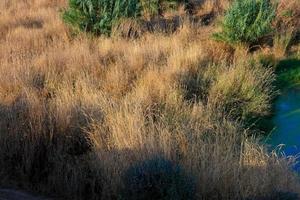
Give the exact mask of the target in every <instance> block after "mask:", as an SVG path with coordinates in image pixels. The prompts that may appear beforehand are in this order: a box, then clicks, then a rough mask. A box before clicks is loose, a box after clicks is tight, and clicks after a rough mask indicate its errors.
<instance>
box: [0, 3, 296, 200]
mask: <svg viewBox="0 0 300 200" xmlns="http://www.w3.org/2000/svg"><path fill="white" fill-rule="evenodd" d="M65 5H66V3H65V1H64V0H56V1H50V0H9V1H8V0H4V1H3V0H2V1H1V2H0V10H1V13H0V63H1V64H0V70H1V73H0V116H1V117H0V132H1V134H0V146H1V148H0V168H1V170H0V177H1V181H0V183H1V184H4V185H5V184H13V185H15V186H16V185H18V186H21V187H25V188H29V189H32V190H36V191H39V192H43V193H50V194H56V195H58V196H63V197H64V198H66V199H100V198H103V199H115V198H116V197H117V196H118V191H119V189H120V188H122V187H126V186H125V185H123V183H122V181H121V177H122V175H123V173H124V172H125V171H126V170H127V169H128V167H129V166H132V165H134V164H135V163H137V162H139V161H142V160H146V159H150V158H152V157H154V156H157V155H159V156H161V157H164V158H167V159H169V160H171V161H173V162H176V163H178V164H179V165H180V166H182V167H183V168H184V169H185V170H186V171H187V172H188V173H189V174H190V175H192V176H193V177H195V179H196V182H197V194H196V197H197V199H245V198H256V197H268V196H269V195H271V194H272V193H273V192H276V191H288V192H296V193H299V192H300V187H299V186H300V185H299V182H298V179H297V178H296V176H295V174H294V173H293V172H292V171H290V164H292V163H293V158H290V159H287V158H280V157H278V156H277V155H276V154H275V153H273V154H271V155H270V154H268V153H267V151H266V149H265V147H263V146H261V145H259V143H258V142H257V141H256V140H255V139H250V138H248V137H246V135H247V134H249V132H248V130H245V129H244V128H243V124H242V122H237V121H236V118H235V117H236V116H233V115H228V113H232V112H236V110H237V109H238V110H239V109H241V110H242V111H243V112H242V114H245V113H246V114H253V113H254V114H264V113H267V112H268V110H269V106H270V105H269V103H270V102H269V101H270V98H271V97H272V94H273V91H272V88H271V82H272V81H273V73H272V71H270V70H267V69H264V68H262V67H261V66H260V65H255V66H249V64H245V63H243V62H242V61H239V60H238V59H237V58H236V57H238V56H237V55H244V56H250V55H248V52H247V51H243V50H239V51H236V52H234V50H232V49H231V48H229V47H227V46H226V45H223V44H217V43H214V42H211V41H210V40H209V37H208V36H207V35H209V34H210V32H209V31H208V32H207V31H206V29H209V28H205V27H203V28H202V29H201V30H200V31H199V30H198V31H195V30H193V29H191V28H189V26H183V27H182V28H181V29H180V30H179V31H178V32H177V33H175V34H174V35H170V36H166V35H161V34H146V35H144V36H143V37H141V38H139V39H137V40H134V41H132V40H126V39H121V38H113V39H108V38H91V37H88V36H86V35H84V34H83V35H80V36H78V37H76V38H72V37H71V36H70V35H69V32H68V30H67V28H66V27H65V25H64V24H63V23H62V21H61V19H60V16H59V9H60V8H61V7H63V6H65ZM206 32H207V34H205V35H203V33H206ZM201 33H202V34H201ZM203 38H204V39H203ZM219 46H220V47H222V48H220V49H217V47H219ZM237 86H238V87H237ZM225 107H226V112H225V113H224V112H223V111H224V108H225ZM236 113H237V115H239V116H238V117H241V116H240V112H236Z"/></svg>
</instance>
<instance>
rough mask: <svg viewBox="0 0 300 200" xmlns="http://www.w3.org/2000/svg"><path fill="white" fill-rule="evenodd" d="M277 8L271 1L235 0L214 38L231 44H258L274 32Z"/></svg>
mask: <svg viewBox="0 0 300 200" xmlns="http://www.w3.org/2000/svg"><path fill="white" fill-rule="evenodd" d="M275 7H276V6H275V5H273V4H272V3H271V2H270V0H235V1H234V2H233V4H232V5H231V7H230V8H229V10H228V11H227V13H226V14H225V17H224V20H223V22H222V25H221V26H222V31H221V32H220V33H217V34H215V35H214V37H215V38H216V39H218V40H221V41H225V42H228V43H230V44H234V43H255V42H258V41H259V39H261V38H263V37H264V36H266V35H268V34H270V33H271V32H272V29H271V24H272V21H273V19H274V17H275V11H276V8H275Z"/></svg>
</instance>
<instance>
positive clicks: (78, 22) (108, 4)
mask: <svg viewBox="0 0 300 200" xmlns="http://www.w3.org/2000/svg"><path fill="white" fill-rule="evenodd" d="M140 13H141V8H140V4H139V0H69V8H68V9H67V10H65V11H64V13H63V20H64V21H65V22H66V23H67V24H69V25H71V27H73V28H75V29H76V30H80V31H85V32H90V33H93V34H95V35H101V34H104V35H110V34H111V30H112V27H113V26H114V25H115V24H117V23H118V22H119V21H120V19H122V18H135V17H138V16H139V15H140Z"/></svg>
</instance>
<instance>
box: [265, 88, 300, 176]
mask: <svg viewBox="0 0 300 200" xmlns="http://www.w3.org/2000/svg"><path fill="white" fill-rule="evenodd" d="M272 121H273V123H274V125H275V128H274V130H273V132H272V134H271V135H270V138H269V139H268V143H269V144H271V146H272V148H276V147H277V146H278V145H283V146H282V151H283V153H284V154H285V155H287V156H290V155H297V154H300V88H292V89H288V90H286V91H283V92H282V94H281V95H280V97H279V98H278V99H277V101H276V103H275V116H274V117H273V120H272ZM296 168H297V170H300V164H298V165H297V166H296Z"/></svg>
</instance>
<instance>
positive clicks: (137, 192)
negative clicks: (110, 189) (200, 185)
mask: <svg viewBox="0 0 300 200" xmlns="http://www.w3.org/2000/svg"><path fill="white" fill-rule="evenodd" d="M123 183H124V185H125V188H124V190H123V192H122V193H121V194H122V197H123V198H122V199H128V200H129V199H130V200H138V199H139V200H140V199H143V200H147V199H149V200H152V199H158V200H159V199H164V200H181V199H182V200H183V199H184V200H191V199H195V196H194V195H195V183H194V181H193V179H191V178H189V177H187V176H186V175H185V174H184V173H183V171H182V169H181V168H180V167H179V166H178V165H175V164H173V163H172V162H170V161H168V160H165V159H162V158H154V159H151V160H147V161H145V162H142V163H139V164H137V165H135V166H133V167H131V168H129V169H128V170H127V172H126V173H125V176H124V177H123Z"/></svg>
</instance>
